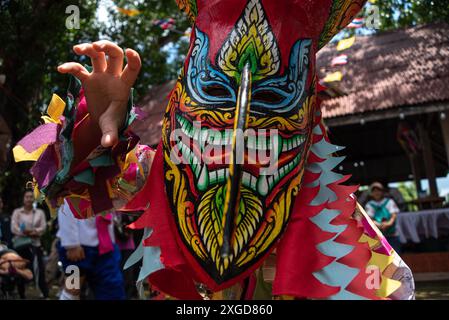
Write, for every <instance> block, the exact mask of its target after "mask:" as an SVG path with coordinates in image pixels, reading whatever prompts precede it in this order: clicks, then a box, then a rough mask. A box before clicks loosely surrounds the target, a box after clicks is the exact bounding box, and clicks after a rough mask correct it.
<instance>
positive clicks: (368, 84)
mask: <svg viewBox="0 0 449 320" xmlns="http://www.w3.org/2000/svg"><path fill="white" fill-rule="evenodd" d="M335 47H336V44H330V45H328V46H326V47H324V48H323V49H322V50H321V51H320V52H319V53H318V56H317V71H318V75H319V77H320V79H322V78H324V76H325V75H326V74H327V73H330V72H335V71H341V72H342V74H343V80H342V81H341V82H334V83H331V84H330V86H331V87H336V88H337V89H338V90H339V91H340V92H342V93H343V94H344V95H343V96H341V97H336V98H331V99H328V100H326V101H324V102H323V105H322V110H323V116H324V118H327V119H329V118H334V117H343V116H348V115H354V114H361V113H367V112H373V111H380V110H385V109H391V108H395V107H407V106H416V105H420V104H428V103H438V102H441V101H449V25H448V24H445V23H439V24H430V25H424V26H417V27H413V28H407V29H400V30H395V31H391V32H384V33H379V34H375V35H372V36H361V37H357V38H356V41H355V44H354V45H353V46H352V47H350V48H349V49H347V50H344V51H340V52H339V51H337V50H336V48H335ZM340 54H346V55H347V56H348V63H347V64H346V65H344V66H336V67H331V60H332V58H334V57H336V56H338V55H340Z"/></svg>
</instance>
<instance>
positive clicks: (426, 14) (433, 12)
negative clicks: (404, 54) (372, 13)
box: [376, 0, 449, 30]
mask: <svg viewBox="0 0 449 320" xmlns="http://www.w3.org/2000/svg"><path fill="white" fill-rule="evenodd" d="M376 5H377V6H378V7H379V13H380V22H381V25H380V27H381V30H391V29H397V28H401V27H410V26H415V25H418V24H425V23H431V22H449V5H448V2H447V1H446V0H378V1H377V2H376Z"/></svg>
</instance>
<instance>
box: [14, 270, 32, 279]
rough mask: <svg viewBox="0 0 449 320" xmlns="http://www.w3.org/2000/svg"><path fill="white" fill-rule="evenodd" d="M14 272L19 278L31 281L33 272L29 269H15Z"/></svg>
mask: <svg viewBox="0 0 449 320" xmlns="http://www.w3.org/2000/svg"><path fill="white" fill-rule="evenodd" d="M16 272H17V274H18V275H19V276H21V277H22V278H24V279H25V280H32V279H33V272H31V270H30V269H16Z"/></svg>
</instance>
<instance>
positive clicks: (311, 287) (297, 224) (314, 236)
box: [273, 123, 377, 299]
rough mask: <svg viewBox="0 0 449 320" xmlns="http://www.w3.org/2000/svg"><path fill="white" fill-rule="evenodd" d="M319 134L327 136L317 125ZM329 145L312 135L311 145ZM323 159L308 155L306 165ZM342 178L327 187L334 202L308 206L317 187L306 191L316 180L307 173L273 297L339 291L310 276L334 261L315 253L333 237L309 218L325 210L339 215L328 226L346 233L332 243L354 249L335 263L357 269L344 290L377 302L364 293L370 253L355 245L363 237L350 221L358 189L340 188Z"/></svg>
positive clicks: (280, 254)
mask: <svg viewBox="0 0 449 320" xmlns="http://www.w3.org/2000/svg"><path fill="white" fill-rule="evenodd" d="M320 128H321V130H322V132H324V133H325V132H326V129H325V128H324V125H323V124H322V123H320ZM323 137H324V138H325V139H326V141H329V139H328V138H327V135H326V134H324V135H315V137H313V142H314V143H316V142H319V141H320V140H322V139H323ZM321 161H323V159H320V158H319V157H317V156H316V155H315V154H314V153H313V152H310V154H309V157H308V163H313V162H321ZM349 177H350V176H345V177H343V178H342V179H340V180H339V181H336V182H334V183H331V184H329V185H328V186H327V187H328V188H330V189H331V190H332V191H333V192H335V194H336V196H337V200H335V201H333V202H331V203H324V204H323V205H320V206H311V205H310V203H311V201H312V200H313V199H314V198H315V196H316V194H317V193H318V191H319V187H316V188H309V187H307V183H305V181H307V182H311V181H314V180H316V178H317V174H313V173H311V172H309V171H307V170H306V172H305V175H304V178H303V184H302V189H301V190H300V192H299V194H298V196H297V198H296V202H295V206H294V208H293V213H292V218H291V221H290V223H289V225H288V228H287V231H286V233H285V235H284V237H283V238H282V241H281V242H280V244H279V246H278V248H277V261H276V277H275V280H274V283H273V294H274V295H291V296H295V297H298V298H302V297H307V298H326V297H329V296H332V295H334V294H336V293H338V292H339V291H340V288H339V287H330V286H327V285H325V284H323V283H321V282H320V281H319V280H318V279H316V278H315V277H314V276H313V273H314V272H317V271H319V270H321V269H323V267H325V266H327V265H328V264H330V263H331V262H333V261H334V258H333V257H328V256H325V255H323V254H322V253H321V252H319V250H318V249H317V245H318V244H320V243H322V242H324V241H326V240H328V239H330V238H332V237H334V236H335V235H336V234H335V233H329V232H324V231H322V230H321V229H320V228H319V227H318V226H316V225H315V224H314V223H313V222H312V221H310V218H311V217H313V216H315V215H316V214H318V213H319V212H321V211H322V210H323V209H324V208H328V209H330V210H332V209H335V210H339V211H340V214H339V215H338V216H337V217H335V218H334V219H333V220H332V221H331V224H333V225H345V226H347V227H346V229H345V230H344V231H343V232H342V233H341V234H339V235H338V236H337V237H336V239H335V240H334V241H335V242H339V243H344V244H349V245H352V246H354V249H353V250H352V252H351V253H350V254H348V255H346V256H345V257H343V258H341V259H339V260H338V262H339V263H342V264H345V265H347V266H348V267H351V268H356V269H359V270H360V272H359V273H358V274H357V276H356V277H355V278H354V279H353V280H352V281H351V283H350V284H349V286H347V287H346V290H348V291H350V292H352V293H354V294H358V295H361V296H363V297H366V298H368V299H377V296H376V295H375V292H374V290H369V289H367V287H366V285H365V283H366V279H367V277H368V276H369V274H367V273H366V272H364V270H365V268H366V266H367V265H368V261H369V260H370V258H371V251H370V249H369V247H368V245H367V244H366V243H360V242H358V241H359V239H360V237H361V236H362V234H363V228H362V227H360V226H358V225H357V221H356V220H355V219H353V218H352V214H353V213H354V210H355V199H353V198H352V197H351V196H350V195H351V194H352V193H353V192H355V191H356V190H357V189H358V186H344V185H341V184H342V183H344V182H345V181H347V180H348V179H349Z"/></svg>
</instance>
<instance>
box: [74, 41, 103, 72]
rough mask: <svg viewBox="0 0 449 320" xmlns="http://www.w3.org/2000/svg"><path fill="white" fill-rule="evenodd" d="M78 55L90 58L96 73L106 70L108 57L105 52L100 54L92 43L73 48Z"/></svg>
mask: <svg viewBox="0 0 449 320" xmlns="http://www.w3.org/2000/svg"><path fill="white" fill-rule="evenodd" d="M73 51H75V53H76V54H77V55H85V56H88V57H89V58H90V61H91V62H92V68H93V71H94V72H103V71H104V70H105V69H106V65H107V64H106V57H105V54H104V52H98V51H97V50H95V49H94V46H93V45H92V44H91V43H82V44H78V45H76V46H74V47H73Z"/></svg>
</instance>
